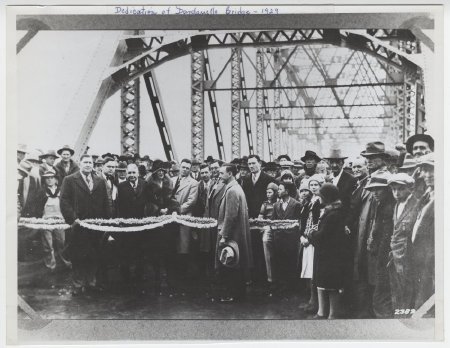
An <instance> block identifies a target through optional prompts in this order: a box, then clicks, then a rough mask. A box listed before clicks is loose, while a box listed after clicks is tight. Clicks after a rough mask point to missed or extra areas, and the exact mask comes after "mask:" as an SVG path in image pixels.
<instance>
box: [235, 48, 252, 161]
mask: <svg viewBox="0 0 450 348" xmlns="http://www.w3.org/2000/svg"><path fill="white" fill-rule="evenodd" d="M239 68H240V75H241V86H242V89H241V104H242V103H245V104H246V106H249V103H250V100H248V97H247V91H246V90H245V88H246V82H245V72H244V60H243V59H242V54H241V56H240V60H239ZM244 120H245V133H246V134H247V141H248V153H249V155H253V153H254V150H253V136H252V124H251V122H250V111H249V109H248V108H244Z"/></svg>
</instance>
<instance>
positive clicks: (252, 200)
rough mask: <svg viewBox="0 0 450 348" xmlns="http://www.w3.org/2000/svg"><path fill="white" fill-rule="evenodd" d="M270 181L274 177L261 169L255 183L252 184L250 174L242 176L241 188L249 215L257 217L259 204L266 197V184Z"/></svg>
mask: <svg viewBox="0 0 450 348" xmlns="http://www.w3.org/2000/svg"><path fill="white" fill-rule="evenodd" d="M271 182H275V179H274V178H272V177H271V176H270V175H268V174H266V173H264V172H263V171H261V174H260V175H259V178H258V180H257V181H256V183H255V184H253V177H252V175H249V176H247V177H245V178H244V181H243V183H242V188H243V190H244V193H245V197H246V199H247V204H248V215H249V217H251V218H257V217H258V215H259V212H260V211H261V205H262V204H263V202H264V201H265V200H266V198H267V196H266V190H267V185H269V184H270V183H271Z"/></svg>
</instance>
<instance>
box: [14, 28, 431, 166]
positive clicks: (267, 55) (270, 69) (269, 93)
mask: <svg viewBox="0 0 450 348" xmlns="http://www.w3.org/2000/svg"><path fill="white" fill-rule="evenodd" d="M427 25H429V23H427ZM18 29H22V30H27V31H28V32H27V34H26V35H25V36H24V37H23V38H22V39H21V40H20V41H19V42H18V44H17V53H18V54H19V53H20V51H21V50H22V49H23V48H24V47H25V46H26V44H27V43H28V41H29V40H31V39H32V38H33V36H34V35H36V33H38V32H39V31H40V30H52V29H51V28H49V27H48V26H46V24H45V23H42V22H39V21H33V20H29V19H28V20H24V21H22V22H20V21H19V22H18ZM418 33H420V27H419V28H417V27H414V28H413V29H389V30H388V29H364V30H344V29H327V28H325V29H308V30H306V29H289V30H286V29H283V30H269V31H258V30H250V29H245V30H226V31H225V30H211V31H200V30H190V31H186V32H185V34H183V36H184V37H182V38H181V39H180V38H179V37H177V38H176V39H174V37H173V36H172V35H164V33H162V32H161V33H157V34H155V33H153V32H152V31H143V30H135V31H124V32H123V33H122V36H121V38H120V40H119V41H118V44H117V47H114V48H113V49H114V50H115V51H114V55H113V59H112V62H111V64H110V66H111V67H112V68H111V69H110V73H109V74H108V76H106V77H104V78H102V79H101V80H100V81H98V85H97V87H96V88H97V89H96V93H94V94H93V96H92V97H93V98H92V102H91V104H90V105H89V107H88V108H87V109H86V112H85V113H84V114H83V117H84V118H83V125H82V128H81V131H80V132H79V134H78V138H77V141H76V144H75V151H76V153H77V154H78V155H81V154H82V153H85V152H86V150H87V148H88V144H89V139H90V137H91V134H92V132H93V130H94V128H95V125H96V123H97V120H98V118H99V116H100V114H101V110H102V107H103V105H104V104H105V102H106V100H107V99H108V98H109V97H111V96H112V95H114V94H115V93H117V92H119V93H120V96H121V110H120V113H121V139H120V141H121V148H122V152H123V153H138V152H139V144H140V98H142V97H145V98H149V100H150V102H151V105H152V110H153V114H154V117H155V120H156V124H157V126H158V129H159V134H160V136H161V141H162V144H163V147H164V151H165V154H166V157H167V159H168V160H170V159H176V157H177V156H176V151H175V149H174V145H173V139H172V136H171V131H170V125H169V123H168V121H167V115H166V114H165V110H164V102H168V101H165V100H163V98H162V96H161V92H160V89H159V85H158V81H157V80H156V77H155V74H154V73H153V71H154V69H155V68H157V67H158V66H161V65H162V64H164V63H166V62H168V61H171V60H174V59H177V58H180V57H182V56H190V59H191V66H190V69H191V71H190V75H191V86H190V88H191V110H190V118H191V137H192V138H191V155H192V158H196V159H203V158H204V156H205V131H206V130H205V111H207V110H205V105H206V104H207V105H209V109H210V110H209V113H210V114H211V117H212V125H213V128H214V137H215V142H216V146H217V151H218V155H219V158H220V159H224V160H225V159H227V160H229V159H230V158H226V151H225V149H226V148H227V150H231V157H232V158H235V157H240V156H241V155H243V154H253V153H256V154H259V155H260V156H262V157H263V158H265V159H270V160H272V159H273V158H274V157H275V156H277V155H279V154H282V153H287V152H290V151H294V152H295V151H303V150H304V149H305V148H306V147H307V146H308V145H309V144H313V143H314V144H321V145H323V146H325V147H327V146H330V145H331V144H333V143H334V142H336V141H340V140H342V139H343V138H345V139H346V141H347V142H348V143H350V144H352V142H353V143H356V142H358V143H360V142H364V141H367V140H374V136H375V137H378V139H382V140H385V141H387V142H390V143H403V142H404V141H405V140H406V139H407V138H408V137H409V136H410V135H412V134H414V133H423V132H426V118H425V105H424V100H425V98H424V78H423V71H422V69H421V68H420V67H419V66H417V65H416V64H415V63H413V59H412V57H414V55H416V54H420V53H421V49H422V45H423V44H427V45H428V46H429V45H431V44H430V42H427V41H426V40H424V39H423V38H425V39H426V36H421V35H418ZM418 36H419V37H420V38H421V39H419V38H418ZM424 41H425V42H424ZM213 49H222V50H223V55H225V56H226V57H227V61H226V63H225V65H224V66H222V67H221V68H220V69H219V71H220V72H219V74H217V76H213V73H212V72H213V69H212V64H213V63H214V62H212V61H211V55H210V50H213ZM244 62H246V64H244ZM107 63H109V62H107ZM107 63H106V64H107ZM249 64H250V66H251V67H252V69H253V71H251V74H252V76H256V83H250V81H249V80H250V79H249V78H248V76H249V72H248V69H247V71H244V66H246V67H247V68H248V66H249ZM225 72H227V74H231V76H228V78H229V81H231V84H230V85H229V86H228V87H225V88H224V87H220V88H219V87H218V82H219V81H223V79H224V77H223V76H224V75H225ZM141 77H142V78H143V81H144V86H141ZM252 82H254V80H252ZM221 91H226V92H228V93H230V95H231V99H230V102H231V117H230V115H223V114H221V110H220V108H219V107H218V105H217V93H220V92H221ZM145 94H147V95H148V96H145ZM206 101H207V103H206ZM253 110H256V129H253V128H252V122H251V118H252V117H253V116H252V115H253V112H254V111H253ZM223 122H230V123H231V143H228V144H225V143H224V140H223V137H222V129H221V123H223ZM253 124H254V122H253ZM241 128H242V129H241ZM241 134H244V137H242V136H241ZM244 140H246V141H245V144H246V145H247V146H248V148H247V147H246V148H244ZM254 140H255V142H254ZM322 150H323V149H322Z"/></svg>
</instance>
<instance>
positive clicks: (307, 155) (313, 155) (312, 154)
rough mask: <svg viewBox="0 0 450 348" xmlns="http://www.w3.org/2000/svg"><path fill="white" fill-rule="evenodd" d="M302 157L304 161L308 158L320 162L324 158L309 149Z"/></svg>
mask: <svg viewBox="0 0 450 348" xmlns="http://www.w3.org/2000/svg"><path fill="white" fill-rule="evenodd" d="M300 159H301V161H302V162H306V160H307V159H315V160H316V161H317V162H320V161H321V160H322V159H321V158H320V157H319V156H317V154H316V153H315V152H314V151H310V150H307V151H306V152H305V155H304V156H303V157H302V158H300Z"/></svg>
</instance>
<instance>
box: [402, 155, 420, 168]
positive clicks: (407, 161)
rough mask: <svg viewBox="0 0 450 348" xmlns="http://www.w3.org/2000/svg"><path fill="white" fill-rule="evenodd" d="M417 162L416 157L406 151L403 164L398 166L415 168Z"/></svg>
mask: <svg viewBox="0 0 450 348" xmlns="http://www.w3.org/2000/svg"><path fill="white" fill-rule="evenodd" d="M418 163H419V160H418V159H417V158H415V157H413V156H412V155H411V154H409V153H407V154H406V155H405V158H404V160H403V165H402V166H401V167H400V169H411V168H415V167H416V165H417V164H418Z"/></svg>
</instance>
